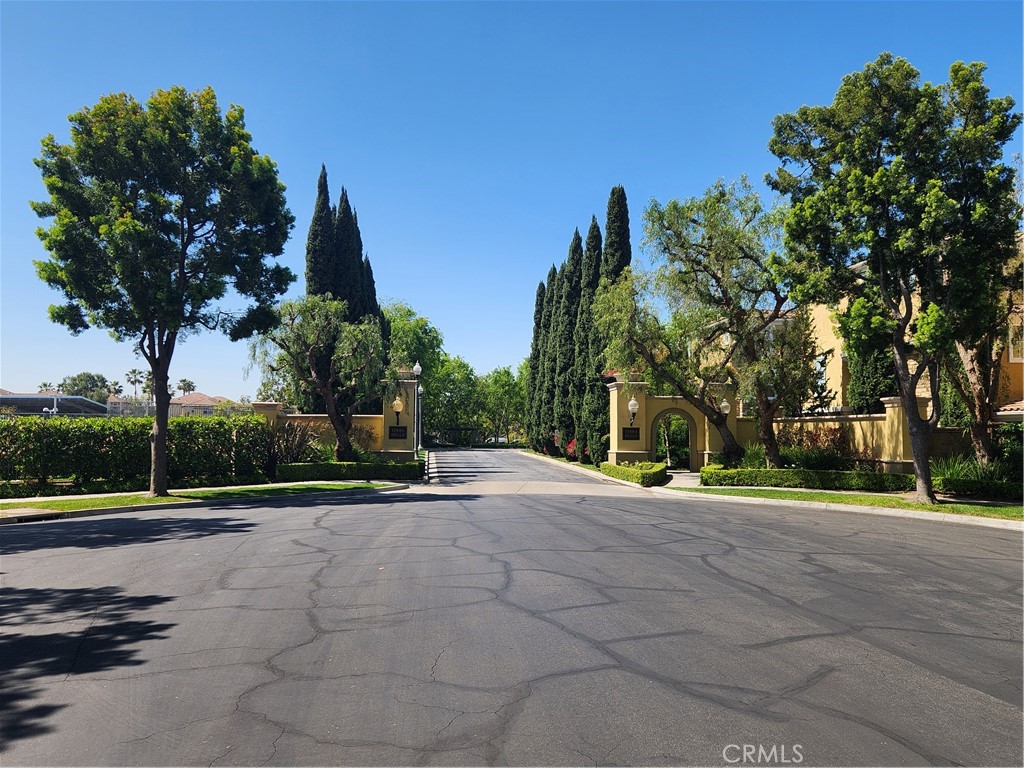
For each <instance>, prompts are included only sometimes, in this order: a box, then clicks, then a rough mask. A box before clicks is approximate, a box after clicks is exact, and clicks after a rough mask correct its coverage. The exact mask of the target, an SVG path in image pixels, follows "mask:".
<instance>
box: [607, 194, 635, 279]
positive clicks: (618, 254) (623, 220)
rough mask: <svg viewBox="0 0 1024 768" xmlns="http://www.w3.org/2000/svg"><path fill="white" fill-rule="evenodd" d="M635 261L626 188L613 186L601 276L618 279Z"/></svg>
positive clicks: (609, 200) (609, 199)
mask: <svg viewBox="0 0 1024 768" xmlns="http://www.w3.org/2000/svg"><path fill="white" fill-rule="evenodd" d="M632 261H633V248H632V246H631V245H630V242H629V205H628V204H627V203H626V190H625V189H624V188H623V187H621V186H617V187H612V191H611V193H610V194H609V195H608V213H607V218H606V220H605V226H604V255H603V262H602V265H601V276H602V277H605V278H607V279H609V280H612V281H614V280H617V279H618V277H619V275H621V274H622V272H623V270H625V269H626V267H628V266H629V265H630V264H631V263H632Z"/></svg>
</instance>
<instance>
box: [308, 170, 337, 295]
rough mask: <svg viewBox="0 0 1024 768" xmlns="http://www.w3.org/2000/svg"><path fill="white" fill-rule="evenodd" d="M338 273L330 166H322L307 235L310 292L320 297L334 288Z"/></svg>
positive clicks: (309, 293)
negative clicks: (335, 273)
mask: <svg viewBox="0 0 1024 768" xmlns="http://www.w3.org/2000/svg"><path fill="white" fill-rule="evenodd" d="M333 273H334V213H333V210H332V208H331V193H330V191H329V190H328V188H327V166H326V165H321V166H320V178H319V179H318V180H317V184H316V202H315V203H314V204H313V219H312V220H311V221H310V222H309V235H308V236H307V237H306V294H307V295H309V296H320V295H322V294H324V293H328V292H329V291H330V290H331V288H332V285H331V277H332V275H333Z"/></svg>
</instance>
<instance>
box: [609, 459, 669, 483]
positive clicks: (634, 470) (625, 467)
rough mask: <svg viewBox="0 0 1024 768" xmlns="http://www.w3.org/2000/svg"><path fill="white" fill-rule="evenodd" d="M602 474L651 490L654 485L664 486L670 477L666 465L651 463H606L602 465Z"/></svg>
mask: <svg viewBox="0 0 1024 768" xmlns="http://www.w3.org/2000/svg"><path fill="white" fill-rule="evenodd" d="M601 472H602V474H605V475H608V476H609V477H617V478H618V479H619V480H628V481H629V482H631V483H638V484H639V485H641V486H643V487H644V488H650V487H651V486H652V485H663V484H664V483H665V480H666V479H667V477H668V474H667V471H666V469H665V465H664V464H652V463H650V462H642V463H639V464H609V463H608V462H607V461H606V462H604V463H603V464H602V465H601Z"/></svg>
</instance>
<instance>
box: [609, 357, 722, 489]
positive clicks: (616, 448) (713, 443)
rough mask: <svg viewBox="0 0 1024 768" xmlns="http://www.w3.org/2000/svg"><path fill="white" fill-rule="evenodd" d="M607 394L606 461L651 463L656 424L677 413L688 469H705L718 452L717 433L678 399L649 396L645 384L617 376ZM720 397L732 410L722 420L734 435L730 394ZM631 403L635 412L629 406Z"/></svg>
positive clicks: (720, 445) (698, 412) (720, 444)
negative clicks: (683, 424)
mask: <svg viewBox="0 0 1024 768" xmlns="http://www.w3.org/2000/svg"><path fill="white" fill-rule="evenodd" d="M608 391H609V394H610V398H609V407H610V409H611V412H610V413H609V421H610V426H611V430H610V432H609V435H608V461H609V462H610V463H612V464H622V463H624V462H634V461H653V460H654V458H655V449H656V445H657V443H656V437H657V435H656V433H655V430H656V429H657V426H658V422H659V421H660V420H661V419H663V418H665V417H666V416H667V415H673V414H681V415H682V416H683V417H684V418H686V420H687V427H688V428H689V433H690V435H689V438H690V439H689V443H690V470H691V471H697V470H699V469H700V468H701V467H703V466H705V465H706V464H707V463H708V462H709V461H710V459H711V456H712V455H713V454H714V453H715V452H717V451H721V450H722V438H721V435H720V434H719V432H718V430H717V429H715V428H714V427H713V426H712V425H711V424H710V423H709V422H708V420H707V417H706V416H704V414H703V413H701V412H700V411H698V410H697V409H696V408H694V407H693V405H691V404H690V403H688V402H687V401H686V400H685V399H683V398H681V397H663V396H653V397H652V396H649V395H648V394H647V383H646V382H643V381H626V380H625V378H623V377H622V376H621V375H617V376H616V377H615V381H613V382H612V383H610V384H609V385H608ZM723 397H725V399H726V400H728V401H729V402H730V404H732V405H733V406H734V407H733V408H732V409H731V411H730V413H729V415H728V416H727V417H726V419H727V424H728V425H729V429H730V430H732V433H733V434H736V408H735V403H734V402H732V401H733V395H732V394H730V393H724V394H723ZM632 400H635V401H636V403H635V406H636V412H635V413H634V412H633V411H631V410H630V408H629V405H630V402H631V401H632Z"/></svg>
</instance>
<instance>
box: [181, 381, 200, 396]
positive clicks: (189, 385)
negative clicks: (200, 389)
mask: <svg viewBox="0 0 1024 768" xmlns="http://www.w3.org/2000/svg"><path fill="white" fill-rule="evenodd" d="M177 387H178V389H179V390H180V391H181V394H183V395H187V394H188V393H189V392H195V391H196V383H195V382H194V381H192V380H191V379H181V380H180V381H179V382H178V384H177Z"/></svg>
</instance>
